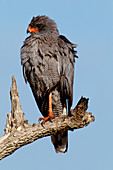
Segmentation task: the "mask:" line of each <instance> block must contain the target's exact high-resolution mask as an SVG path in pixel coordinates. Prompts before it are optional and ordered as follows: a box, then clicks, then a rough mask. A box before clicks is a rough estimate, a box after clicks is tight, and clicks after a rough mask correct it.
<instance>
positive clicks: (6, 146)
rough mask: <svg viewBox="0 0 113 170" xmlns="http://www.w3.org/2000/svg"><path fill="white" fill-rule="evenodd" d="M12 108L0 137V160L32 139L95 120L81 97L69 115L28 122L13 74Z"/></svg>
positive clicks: (86, 100)
mask: <svg viewBox="0 0 113 170" xmlns="http://www.w3.org/2000/svg"><path fill="white" fill-rule="evenodd" d="M10 96H11V103H12V109H11V113H9V114H7V123H6V127H5V135H4V136H3V137H1V138H0V160H1V159H3V158H4V157H6V156H8V155H10V154H12V153H13V152H14V151H15V150H17V149H18V148H20V147H22V146H24V145H26V144H29V143H32V142H33V141H35V140H37V139H39V138H42V137H45V136H50V135H53V134H55V133H56V132H58V131H61V130H73V129H78V128H82V127H84V126H87V125H88V124H89V123H91V122H92V121H94V120H95V118H94V116H92V114H91V113H90V112H86V110H87V108H88V99H86V98H84V97H81V99H80V100H79V102H78V104H77V106H76V107H75V109H73V110H71V115H70V116H59V117H56V118H55V119H53V120H51V121H47V122H46V123H45V124H44V125H42V124H33V125H30V124H28V120H24V114H23V112H22V109H21V106H20V100H19V95H18V90H17V85H16V81H15V78H14V76H13V77H12V86H11V91H10Z"/></svg>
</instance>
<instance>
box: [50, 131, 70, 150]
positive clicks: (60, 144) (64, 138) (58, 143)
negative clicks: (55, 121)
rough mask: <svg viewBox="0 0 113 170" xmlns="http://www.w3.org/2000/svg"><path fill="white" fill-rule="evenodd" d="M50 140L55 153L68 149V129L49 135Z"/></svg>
mask: <svg viewBox="0 0 113 170" xmlns="http://www.w3.org/2000/svg"><path fill="white" fill-rule="evenodd" d="M51 141H52V143H53V145H54V147H55V151H56V153H65V152H67V149H68V131H62V132H58V133H57V134H56V135H52V136H51Z"/></svg>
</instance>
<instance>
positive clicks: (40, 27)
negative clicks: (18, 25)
mask: <svg viewBox="0 0 113 170" xmlns="http://www.w3.org/2000/svg"><path fill="white" fill-rule="evenodd" d="M46 32H49V33H52V32H56V33H58V30H57V26H56V23H55V22H54V21H53V20H51V19H50V18H49V17H47V16H45V15H42V16H37V17H33V18H32V20H31V22H30V24H29V26H28V29H27V33H31V34H37V33H38V34H39V33H46Z"/></svg>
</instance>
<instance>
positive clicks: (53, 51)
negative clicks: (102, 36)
mask: <svg viewBox="0 0 113 170" xmlns="http://www.w3.org/2000/svg"><path fill="white" fill-rule="evenodd" d="M27 33H30V36H29V37H27V38H26V39H25V41H24V44H23V46H22V47H21V63H22V65H23V75H24V78H25V82H26V83H27V82H29V84H30V87H31V89H32V92H33V95H34V97H35V100H36V103H37V106H38V108H39V110H40V112H41V113H42V115H43V116H44V117H41V118H39V120H40V121H41V120H43V122H42V123H44V122H45V121H48V120H50V119H51V118H55V117H56V116H58V115H60V114H67V113H68V114H70V108H71V106H72V101H73V78H74V63H75V57H77V56H76V53H77V52H76V51H75V48H76V46H77V45H76V44H73V43H71V42H70V41H69V40H68V39H67V38H66V37H65V36H63V35H60V34H59V31H58V29H57V26H56V23H55V22H54V21H53V20H52V19H50V18H49V17H47V16H45V15H43V16H37V17H33V18H32V20H31V22H30V24H29V26H28V29H27ZM51 140H52V143H53V145H54V147H55V150H56V152H57V153H65V152H66V151H67V147H68V133H67V131H62V132H58V133H57V134H55V135H52V136H51Z"/></svg>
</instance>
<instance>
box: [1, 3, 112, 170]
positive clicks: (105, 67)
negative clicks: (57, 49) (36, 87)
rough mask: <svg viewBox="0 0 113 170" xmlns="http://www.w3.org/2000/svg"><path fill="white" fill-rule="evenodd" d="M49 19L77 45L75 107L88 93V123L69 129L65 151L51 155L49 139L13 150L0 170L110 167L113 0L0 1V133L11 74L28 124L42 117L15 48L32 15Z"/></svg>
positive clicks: (8, 108)
mask: <svg viewBox="0 0 113 170" xmlns="http://www.w3.org/2000/svg"><path fill="white" fill-rule="evenodd" d="M42 14H45V15H47V16H49V17H50V18H52V19H54V20H55V22H56V23H57V26H58V29H59V32H60V33H61V34H63V35H65V36H66V37H67V38H68V39H69V40H70V41H72V42H73V43H77V44H78V47H77V51H78V56H79V59H77V60H76V65H75V85H74V105H75V104H76V103H77V102H78V100H79V99H80V97H81V96H82V95H83V96H85V97H89V108H88V111H90V112H92V113H93V115H94V116H95V119H96V120H95V122H93V123H91V124H90V125H89V126H87V127H85V128H83V129H79V130H75V131H74V132H69V148H68V152H67V153H66V154H56V153H55V151H54V148H53V145H52V144H51V141H50V137H46V138H43V139H40V140H37V141H35V142H34V143H32V144H29V145H26V146H24V147H22V148H20V149H18V150H17V151H16V152H15V153H13V154H12V155H10V156H8V157H7V158H5V159H3V160H2V161H0V170H15V169H16V170H20V169H21V170H31V169H40V170H45V169H48V170H63V169H65V170H69V169H71V170H83V169H84V170H113V0H40V1H39V0H32V1H30V0H18V1H15V0H0V136H2V135H3V134H4V128H5V124H6V115H7V113H10V111H11V104H10V96H9V92H10V87H11V76H12V75H14V76H15V78H16V81H17V86H18V90H19V96H20V102H21V105H22V110H23V112H24V113H25V119H28V120H29V123H30V124H32V123H34V122H35V123H37V121H38V118H39V117H40V116H41V114H40V113H39V111H38V109H37V106H36V103H35V100H34V98H33V95H32V93H31V89H30V88H29V85H26V84H25V82H24V79H23V75H22V68H21V61H20V48H21V46H22V44H23V41H24V39H25V38H26V37H27V36H28V35H27V34H26V29H27V26H28V24H29V22H30V20H31V19H32V17H33V16H37V15H42Z"/></svg>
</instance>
